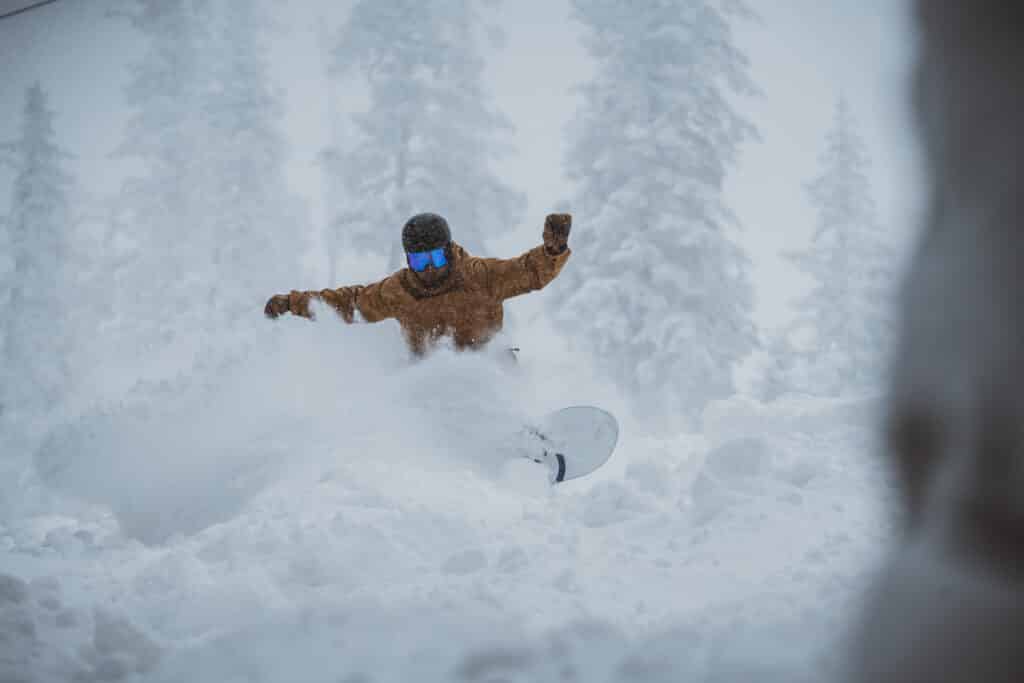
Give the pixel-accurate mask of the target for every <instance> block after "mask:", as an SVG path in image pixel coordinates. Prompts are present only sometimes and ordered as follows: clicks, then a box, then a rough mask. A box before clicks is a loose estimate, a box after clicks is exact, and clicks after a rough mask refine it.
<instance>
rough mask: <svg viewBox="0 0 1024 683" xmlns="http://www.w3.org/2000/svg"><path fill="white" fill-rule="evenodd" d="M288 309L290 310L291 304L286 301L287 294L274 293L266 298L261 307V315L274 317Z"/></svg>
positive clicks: (286, 311)
mask: <svg viewBox="0 0 1024 683" xmlns="http://www.w3.org/2000/svg"><path fill="white" fill-rule="evenodd" d="M289 311H291V306H290V304H289V303H288V295H287V294H275V295H274V296H272V297H270V299H268V300H267V305H266V306H264V307H263V315H265V316H267V317H268V318H276V317H277V316H279V315H281V314H283V313H288V312H289Z"/></svg>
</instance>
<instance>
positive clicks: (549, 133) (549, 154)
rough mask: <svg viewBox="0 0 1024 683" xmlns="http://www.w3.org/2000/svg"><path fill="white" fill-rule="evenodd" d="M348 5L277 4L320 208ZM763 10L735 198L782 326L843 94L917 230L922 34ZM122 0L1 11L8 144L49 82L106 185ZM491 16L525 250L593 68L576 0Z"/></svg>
mask: <svg viewBox="0 0 1024 683" xmlns="http://www.w3.org/2000/svg"><path fill="white" fill-rule="evenodd" d="M349 4H350V3H347V2H328V1H326V0H309V1H299V0H293V1H292V2H290V3H278V6H279V7H286V10H287V11H286V12H285V13H283V14H282V34H281V36H280V37H279V39H278V40H277V41H276V44H275V46H274V75H275V77H276V78H277V79H278V80H279V85H280V87H281V88H283V89H284V91H285V92H286V93H287V95H288V99H287V101H288V105H289V112H288V116H287V120H286V122H285V124H286V128H287V133H288V135H289V137H290V139H291V142H292V158H291V164H290V168H289V172H290V173H289V175H290V178H291V180H292V182H293V183H294V184H295V188H296V190H297V191H298V192H299V193H301V194H302V195H304V196H306V197H307V198H308V199H309V200H310V202H311V204H312V206H313V210H314V213H313V215H314V217H316V218H318V219H319V217H320V216H321V214H320V211H321V207H320V203H319V201H320V178H319V173H318V170H317V168H316V166H315V164H314V161H313V160H314V157H315V155H316V153H317V152H318V150H319V149H320V147H321V146H322V145H323V144H324V143H325V142H326V141H327V139H328V132H329V129H330V125H329V112H330V111H331V107H334V109H335V111H340V112H342V113H343V112H344V111H345V110H346V109H349V108H351V107H354V106H358V99H357V98H355V97H353V96H351V95H350V94H349V93H346V92H344V90H343V88H337V87H336V88H334V89H333V92H329V91H328V89H327V88H325V86H324V81H323V80H322V66H323V62H322V56H321V53H320V51H319V45H320V41H319V38H320V32H321V27H322V26H324V25H328V26H337V25H338V23H339V22H341V21H342V20H343V19H344V17H345V14H346V12H347V7H348V5H349ZM751 5H752V6H753V7H754V9H755V10H756V11H757V12H758V13H759V15H760V17H761V20H760V21H758V22H754V23H749V24H745V25H741V26H737V27H736V29H737V37H738V40H739V44H740V46H741V48H742V49H744V50H745V51H746V53H747V54H748V56H749V57H750V59H751V61H752V64H753V67H752V71H753V74H752V75H753V77H754V79H755V80H756V82H757V83H758V85H759V87H760V88H761V89H762V90H763V95H762V96H760V97H758V98H754V99H752V100H750V101H747V102H744V103H743V105H742V106H743V108H744V110H745V112H746V114H747V115H748V116H749V117H750V119H751V120H753V121H754V122H755V123H756V125H757V126H758V128H759V130H760V133H761V136H762V138H763V140H762V142H760V143H755V144H750V145H748V146H747V147H746V149H745V150H744V154H743V157H742V160H741V166H740V167H739V168H738V169H737V170H736V172H735V173H733V175H732V176H731V177H730V179H729V184H728V196H729V199H730V201H731V203H732V205H733V207H734V209H735V210H736V211H737V213H738V214H739V216H740V218H741V220H742V221H743V223H744V225H745V226H746V228H745V230H746V232H745V234H744V238H743V239H744V243H745V245H746V246H747V248H748V249H749V251H750V253H751V256H752V258H753V259H754V262H755V272H754V276H755V285H756V287H757V295H758V317H759V319H760V321H761V322H762V323H764V324H766V325H773V324H775V323H777V322H778V321H780V320H782V319H784V318H785V317H786V316H787V315H788V304H789V301H790V299H791V298H792V297H793V296H794V295H796V294H798V293H799V292H800V289H801V287H802V286H804V285H805V283H804V282H803V281H802V279H801V278H800V276H799V275H797V274H796V273H795V272H794V271H793V269H792V268H791V267H790V266H789V265H787V264H786V263H785V262H783V261H781V260H780V259H779V258H778V253H779V252H780V251H781V250H786V249H794V248H801V247H803V246H804V245H805V244H806V241H807V238H808V236H809V234H810V232H811V229H812V227H813V223H814V215H813V213H812V212H811V211H810V209H809V207H808V206H807V201H806V193H805V192H804V184H805V183H806V182H807V181H809V180H810V179H811V178H812V177H813V175H814V174H815V172H816V170H817V165H816V161H817V155H818V153H819V152H820V151H821V147H822V144H823V141H824V135H825V133H826V131H827V129H828V127H829V125H830V123H831V117H832V113H833V109H834V106H835V102H836V99H837V97H838V96H839V95H840V94H841V93H844V94H845V95H846V96H847V98H848V99H849V101H850V103H851V105H852V106H853V109H854V112H855V114H856V117H857V119H858V120H859V122H860V123H861V125H862V132H863V134H864V136H865V138H866V140H867V142H868V145H869V148H870V149H869V152H870V154H871V157H872V160H873V171H872V181H873V186H874V191H875V197H876V200H877V203H878V206H879V218H880V219H881V220H882V222H883V224H884V225H885V226H887V227H888V228H889V229H891V230H892V232H893V235H894V238H895V239H897V240H899V241H904V240H905V236H907V235H909V234H911V228H912V226H913V218H914V210H915V206H916V201H917V196H916V192H915V188H916V187H917V185H916V182H915V166H914V154H913V152H914V149H915V148H914V143H913V136H912V135H911V134H910V131H909V129H908V126H907V120H906V117H905V92H904V88H905V78H906V66H907V63H908V60H909V59H910V57H911V56H912V47H913V40H912V34H911V32H910V31H909V29H908V26H907V20H906V16H905V13H906V8H905V2H904V1H903V0H861V1H858V2H846V1H845V0H835V1H833V2H821V1H820V0H756V1H755V2H752V3H751ZM111 6H112V3H108V2H104V1H103V0H62V1H61V2H59V3H56V4H54V5H50V6H47V7H43V8H41V9H39V10H37V11H34V12H31V13H28V14H24V15H19V16H17V17H14V18H11V19H7V20H4V21H0V102H2V103H3V106H2V108H0V140H10V139H12V138H13V137H15V136H16V134H17V125H18V118H19V115H20V108H21V101H22V96H23V93H24V88H25V87H26V86H27V85H29V84H30V83H31V82H33V81H34V80H37V79H38V80H40V81H41V82H42V83H43V85H44V86H45V87H46V88H47V90H48V91H49V92H50V94H51V98H52V104H53V105H54V107H55V109H56V110H57V112H58V115H59V118H58V122H57V123H58V131H59V134H60V137H61V141H62V143H63V144H64V146H65V147H67V148H68V149H69V150H71V151H72V152H74V153H75V154H76V155H78V157H79V161H78V162H77V163H78V166H79V171H80V172H81V174H82V175H81V177H82V180H83V181H84V185H85V186H86V187H87V188H88V189H89V190H90V191H93V192H96V193H99V194H102V193H108V192H112V191H114V190H115V189H116V188H117V187H118V185H119V183H120V181H121V179H122V178H123V176H124V174H125V172H126V170H127V169H126V166H125V165H124V164H123V163H117V162H114V161H112V160H111V159H110V158H109V155H110V152H111V151H112V150H113V148H114V147H115V146H116V145H117V143H118V141H119V140H120V137H121V133H122V130H123V125H124V120H125V119H124V112H123V110H122V107H121V89H122V86H123V84H124V82H125V80H126V79H127V77H128V68H129V66H130V65H131V63H132V62H133V60H136V59H137V58H138V57H139V55H140V54H141V52H142V50H143V48H144V43H143V42H142V41H141V39H140V38H139V37H138V36H135V35H133V33H132V32H131V31H129V30H127V29H126V28H125V26H124V24H123V22H121V21H118V20H115V19H104V15H105V14H106V12H107V10H108V9H109V8H110V7H111ZM490 16H492V17H493V20H494V22H495V23H496V24H497V25H498V26H500V27H501V28H502V29H503V31H504V33H505V37H506V39H505V41H504V42H505V44H504V47H502V48H500V49H496V50H495V51H494V53H493V54H492V55H491V56H490V60H489V64H488V87H489V89H490V93H491V94H492V95H493V96H494V98H495V102H496V104H497V105H498V106H499V107H500V108H501V109H503V110H504V111H505V113H506V114H507V115H508V116H509V117H510V118H511V119H512V121H513V122H514V124H515V126H516V129H517V132H516V136H515V139H514V142H515V144H516V146H517V150H518V151H517V154H516V155H515V156H514V157H512V158H510V159H508V160H507V161H506V162H504V163H503V164H502V166H501V171H502V172H503V174H504V175H505V177H506V179H507V180H508V181H509V182H510V183H511V184H513V185H515V186H517V187H519V188H521V189H523V190H524V191H526V192H527V194H528V196H529V200H530V206H529V211H528V213H527V217H526V221H525V222H524V224H522V225H519V226H510V232H509V234H508V235H506V236H504V237H503V238H502V239H500V240H498V241H497V244H498V245H500V246H502V247H505V246H506V245H518V246H519V247H522V248H525V247H527V246H530V242H531V241H534V240H536V234H535V233H538V231H539V226H540V225H541V223H542V220H543V215H544V214H545V213H547V212H548V211H549V210H551V208H552V207H553V206H554V205H555V203H556V202H558V201H559V200H566V199H569V197H570V188H568V187H567V186H566V185H565V183H564V179H563V170H564V169H563V167H562V159H563V154H564V139H565V136H564V132H565V126H566V125H568V122H569V120H570V118H571V116H572V113H573V109H574V107H575V104H576V100H575V97H574V95H573V94H572V92H571V90H570V88H571V87H572V86H573V85H574V84H577V83H579V82H581V81H583V80H585V79H586V78H587V76H588V75H589V74H590V73H591V68H592V67H591V64H590V62H589V60H588V58H587V56H586V55H585V53H584V52H583V48H582V46H581V45H580V43H579V35H580V34H579V32H580V28H579V26H578V25H577V24H576V23H575V22H573V21H571V19H570V16H569V5H568V2H567V0H515V1H514V2H513V1H511V0H507V1H506V2H505V3H504V5H503V6H502V8H501V9H500V10H498V11H497V12H496V13H492V15H490ZM332 98H333V99H332ZM9 185H10V174H9V173H7V172H0V202H2V203H0V206H3V205H6V201H7V197H8V193H9ZM397 229H398V226H396V230H397ZM454 229H456V230H457V226H454ZM586 229H587V226H586V225H582V224H580V225H578V226H577V229H576V232H575V233H574V239H581V240H582V239H586ZM325 284H328V283H325Z"/></svg>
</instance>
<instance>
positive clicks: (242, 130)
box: [202, 0, 309, 318]
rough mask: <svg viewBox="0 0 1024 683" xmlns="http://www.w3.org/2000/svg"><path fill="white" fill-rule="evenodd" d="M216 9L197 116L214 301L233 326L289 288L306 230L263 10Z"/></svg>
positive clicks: (234, 0) (241, 1) (257, 5)
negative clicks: (203, 130)
mask: <svg viewBox="0 0 1024 683" xmlns="http://www.w3.org/2000/svg"><path fill="white" fill-rule="evenodd" d="M218 7H219V8H220V10H221V12H222V14H221V16H220V17H218V21H217V24H216V25H217V27H218V29H217V31H216V32H215V34H214V40H213V41H212V43H211V50H210V52H209V54H208V61H209V63H210V65H211V68H210V73H211V76H212V81H211V85H210V88H209V89H208V90H207V91H205V92H204V96H203V107H202V109H203V115H204V121H205V123H206V125H207V126H208V127H209V129H210V131H211V133H212V137H211V138H210V140H208V141H207V144H206V159H207V161H208V163H209V168H207V169H205V170H206V173H207V177H208V180H207V181H206V182H205V185H206V189H207V190H209V194H208V200H207V201H206V202H205V203H204V215H203V217H202V223H203V224H204V225H205V226H206V230H207V231H209V232H210V234H213V235H215V237H216V240H215V244H214V245H213V251H212V254H211V256H212V267H213V279H214V282H215V283H216V285H215V289H214V292H213V298H214V300H215V301H216V305H217V308H218V310H219V311H220V312H221V313H222V314H224V313H227V314H228V316H229V317H235V318H237V317H240V316H245V315H249V314H253V313H257V312H259V310H260V309H259V307H258V306H254V305H253V302H254V300H255V301H259V300H261V298H263V297H265V296H266V295H268V294H269V293H272V292H275V291H282V290H283V291H287V289H289V288H290V287H292V286H295V285H294V283H295V282H296V281H297V280H298V277H299V262H300V260H301V257H302V256H303V255H304V253H305V250H306V248H307V247H308V241H309V234H308V231H309V227H308V221H307V217H306V216H305V214H304V207H303V206H302V203H301V202H300V200H299V199H298V198H297V197H296V196H294V194H293V193H292V192H291V191H290V190H289V188H288V183H287V180H286V178H285V161H286V150H287V143H286V140H285V137H284V134H283V133H282V131H281V129H280V126H279V123H278V122H279V121H280V120H281V118H282V117H283V115H284V104H283V102H282V101H281V96H280V94H279V93H278V92H275V91H274V89H273V88H272V87H271V81H270V75H269V62H268V57H267V54H268V51H269V47H268V38H269V34H270V28H271V22H270V18H269V16H268V15H267V14H266V8H265V6H264V4H263V3H262V2H256V1H254V0H227V1H226V2H222V3H219V4H218Z"/></svg>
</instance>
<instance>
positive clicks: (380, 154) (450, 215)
mask: <svg viewBox="0 0 1024 683" xmlns="http://www.w3.org/2000/svg"><path fill="white" fill-rule="evenodd" d="M480 32H481V19H480V16H479V14H478V9H477V3H474V2H472V0H437V1H436V2H422V1H421V0H394V1H392V2H377V1H376V0H360V1H359V2H357V3H356V4H355V6H354V8H353V10H352V14H351V17H350V19H349V21H348V23H347V24H346V26H345V27H344V30H343V31H342V35H341V38H340V40H339V41H338V44H337V45H336V47H335V49H334V55H333V56H334V67H335V71H336V72H337V73H338V74H342V73H349V72H351V71H353V70H358V72H359V73H360V74H361V75H362V76H364V77H365V78H366V81H367V84H368V87H369V97H370V104H369V108H368V109H367V110H366V111H365V112H363V113H361V114H359V115H358V116H356V117H355V118H354V124H355V128H356V141H355V142H354V144H353V145H352V147H351V149H348V150H345V152H344V153H343V155H341V156H340V157H338V156H335V162H334V163H333V164H332V168H334V169H336V172H337V173H340V174H342V177H343V184H344V186H345V187H347V188H348V199H349V205H350V206H351V207H352V208H351V209H350V210H349V211H347V212H345V213H343V214H341V215H339V216H338V217H337V218H336V219H335V223H336V224H337V225H338V229H339V230H343V231H344V232H345V234H346V235H347V236H348V238H349V239H348V243H349V244H350V245H351V246H353V247H355V248H358V249H363V250H367V251H371V252H375V253H377V254H379V255H382V256H383V255H390V258H389V260H390V264H391V265H392V266H397V265H400V262H401V243H400V240H399V231H400V227H401V225H402V224H403V223H404V222H405V220H406V219H407V218H408V217H409V216H410V215H411V214H414V213H419V212H421V211H433V212H436V213H440V214H442V215H444V216H445V217H446V218H447V219H448V221H449V223H450V224H451V226H452V230H453V231H454V232H455V235H456V238H457V239H458V240H459V242H460V243H462V244H463V246H465V247H466V248H467V249H468V250H469V251H470V252H473V253H482V252H484V251H485V249H484V247H485V240H486V237H487V235H488V234H489V233H491V232H493V231H496V230H497V229H498V228H500V227H503V226H509V225H515V224H516V223H518V222H519V220H520V216H521V213H522V207H523V204H524V201H525V200H524V197H523V196H522V195H521V194H520V193H518V192H515V191H513V190H512V189H511V188H510V187H508V186H507V185H505V184H504V183H503V182H502V181H501V180H500V179H499V178H498V177H497V176H496V175H495V173H494V171H493V170H492V166H491V164H492V162H493V161H494V160H495V159H497V158H499V157H500V156H501V154H502V153H503V152H504V151H505V146H504V145H503V144H502V143H501V142H500V140H501V137H500V136H501V135H502V134H505V133H508V132H509V130H510V129H511V126H510V124H509V123H508V121H507V120H506V118H505V117H504V116H502V115H501V114H500V113H498V112H497V111H495V109H494V108H493V107H492V106H491V104H490V103H489V100H488V96H487V94H486V92H485V90H484V87H483V69H484V62H483V59H482V57H481V49H480V46H479V44H478V43H479V42H480V41H479V37H478V36H479V34H480Z"/></svg>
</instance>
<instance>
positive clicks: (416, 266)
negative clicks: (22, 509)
mask: <svg viewBox="0 0 1024 683" xmlns="http://www.w3.org/2000/svg"><path fill="white" fill-rule="evenodd" d="M446 251H447V250H446V249H445V248H444V247H440V248H438V249H433V250H431V251H416V252H413V253H411V254H409V255H408V261H409V267H410V268H412V269H413V270H415V271H416V272H417V273H422V272H423V271H424V270H426V269H427V266H428V265H430V264H431V263H433V264H434V267H435V268H444V267H445V266H447V265H448V255H447V253H446Z"/></svg>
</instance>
